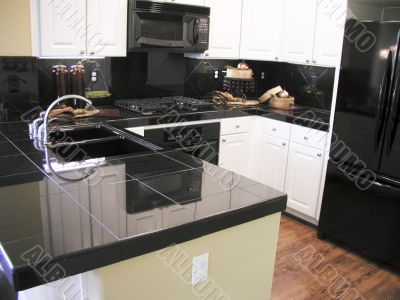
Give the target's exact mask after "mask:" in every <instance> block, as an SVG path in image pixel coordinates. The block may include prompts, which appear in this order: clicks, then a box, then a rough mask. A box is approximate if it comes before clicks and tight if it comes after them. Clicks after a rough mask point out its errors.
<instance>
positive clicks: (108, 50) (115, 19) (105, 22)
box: [87, 0, 128, 56]
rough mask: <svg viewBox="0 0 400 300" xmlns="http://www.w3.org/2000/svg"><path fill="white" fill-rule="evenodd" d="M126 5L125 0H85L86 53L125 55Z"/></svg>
mask: <svg viewBox="0 0 400 300" xmlns="http://www.w3.org/2000/svg"><path fill="white" fill-rule="evenodd" d="M127 5H128V2H127V0H112V1H109V0H87V8H88V11H87V52H88V55H94V56H125V55H126V40H127V11H128V8H127Z"/></svg>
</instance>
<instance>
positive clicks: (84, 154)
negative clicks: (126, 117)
mask: <svg viewBox="0 0 400 300" xmlns="http://www.w3.org/2000/svg"><path fill="white" fill-rule="evenodd" d="M50 141H51V142H52V143H51V145H50V149H51V151H52V152H53V153H54V154H55V155H56V157H57V158H58V159H60V160H62V161H63V162H76V161H83V160H87V159H93V158H101V157H113V156H119V155H127V154H141V153H147V152H151V151H158V150H162V148H161V147H158V146H156V145H154V144H151V143H149V142H147V141H146V140H144V139H141V138H139V137H137V136H134V135H132V134H130V133H128V132H125V131H122V130H119V129H116V128H113V127H111V126H107V125H99V126H85V127H76V128H67V129H61V130H58V131H53V132H51V133H50Z"/></svg>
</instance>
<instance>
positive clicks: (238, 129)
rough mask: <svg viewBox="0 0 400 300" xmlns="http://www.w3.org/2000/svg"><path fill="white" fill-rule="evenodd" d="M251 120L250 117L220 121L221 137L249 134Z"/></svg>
mask: <svg viewBox="0 0 400 300" xmlns="http://www.w3.org/2000/svg"><path fill="white" fill-rule="evenodd" d="M251 120H252V118H251V117H240V118H230V119H223V120H221V135H226V134H237V133H246V132H249V131H250V128H251Z"/></svg>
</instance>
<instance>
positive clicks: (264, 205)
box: [0, 122, 286, 289]
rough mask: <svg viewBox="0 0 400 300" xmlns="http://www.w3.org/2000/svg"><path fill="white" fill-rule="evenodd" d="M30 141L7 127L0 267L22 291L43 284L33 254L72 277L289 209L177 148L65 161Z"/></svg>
mask: <svg viewBox="0 0 400 300" xmlns="http://www.w3.org/2000/svg"><path fill="white" fill-rule="evenodd" d="M27 133H28V132H27V126H26V124H24V123H22V122H15V123H0V165H1V166H2V167H1V168H0V245H1V251H0V257H2V258H3V259H0V263H1V265H2V266H3V268H4V269H5V270H7V271H8V272H7V274H9V277H10V281H11V282H13V284H14V286H15V288H16V289H24V288H28V287H33V286H37V285H39V284H41V283H43V282H42V280H43V279H41V278H39V277H38V276H36V275H35V274H34V272H33V271H32V270H31V269H30V268H29V265H28V264H27V261H26V259H25V258H24V255H23V253H25V252H26V251H29V250H31V249H34V248H35V247H40V248H41V249H43V251H44V253H47V254H49V255H50V257H51V261H52V263H56V262H57V263H61V264H63V266H64V268H65V269H66V272H67V273H68V274H71V275H73V274H78V273H82V272H85V271H88V270H91V269H93V268H97V267H100V266H105V265H108V264H110V263H114V262H118V261H121V260H123V259H126V258H129V257H134V256H136V255H140V254H143V253H146V252H149V251H151V250H152V249H153V250H156V249H157V248H159V247H162V246H163V245H164V246H166V245H168V244H171V243H178V242H181V241H184V240H189V239H194V238H197V237H200V236H202V235H205V234H208V233H211V232H215V231H218V230H222V229H224V228H229V227H231V226H234V225H238V224H241V223H243V222H246V221H250V220H252V219H256V218H259V217H262V216H265V215H268V214H271V213H276V212H280V211H282V210H284V209H285V207H286V196H285V195H284V194H282V193H281V192H278V191H276V190H274V189H272V188H269V187H267V186H264V185H262V184H259V183H257V182H255V181H252V180H250V179H248V178H245V177H242V176H239V175H237V174H235V173H232V172H230V171H227V170H225V169H222V168H220V167H218V166H215V165H213V164H210V163H207V162H204V161H202V160H199V159H197V158H195V157H192V156H190V155H187V154H185V153H183V152H181V151H179V150H162V151H148V152H147V153H140V154H136V155H122V156H116V157H108V158H99V159H92V160H87V161H83V162H76V163H65V162H63V161H60V160H59V159H58V157H57V156H55V155H54V154H53V153H52V152H50V151H45V153H43V152H42V151H40V150H38V149H36V148H35V147H34V146H33V144H32V141H30V140H28V139H27V137H28V136H27ZM49 164H50V165H51V168H49ZM82 174H86V175H88V176H82ZM82 178H84V179H82ZM27 224H29V226H27ZM142 239H143V240H142ZM27 274H28V275H29V276H30V277H29V276H28V275H27ZM27 276H28V277H27ZM26 278H29V280H27V279H26Z"/></svg>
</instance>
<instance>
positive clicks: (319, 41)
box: [313, 0, 347, 66]
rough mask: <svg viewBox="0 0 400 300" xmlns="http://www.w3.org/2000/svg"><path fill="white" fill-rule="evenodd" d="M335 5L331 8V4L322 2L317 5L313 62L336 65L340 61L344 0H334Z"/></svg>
mask: <svg viewBox="0 0 400 300" xmlns="http://www.w3.org/2000/svg"><path fill="white" fill-rule="evenodd" d="M318 2H321V1H318ZM335 7H336V8H335V9H333V4H331V5H325V4H324V2H321V3H318V5H317V21H316V26H315V41H314V55H313V63H316V64H320V65H330V66H336V65H337V64H338V63H339V62H340V55H341V50H342V40H343V28H344V23H345V22H346V13H347V3H346V0H339V1H336V3H335Z"/></svg>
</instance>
